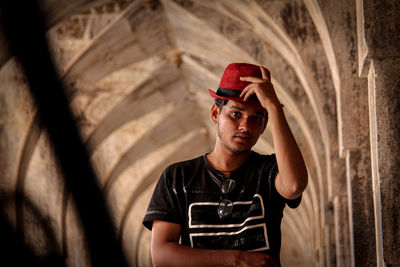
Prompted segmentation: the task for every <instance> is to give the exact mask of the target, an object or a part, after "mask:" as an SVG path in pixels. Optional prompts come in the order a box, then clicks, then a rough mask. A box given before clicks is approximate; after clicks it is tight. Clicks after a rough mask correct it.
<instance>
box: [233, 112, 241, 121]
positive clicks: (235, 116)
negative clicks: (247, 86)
mask: <svg viewBox="0 0 400 267" xmlns="http://www.w3.org/2000/svg"><path fill="white" fill-rule="evenodd" d="M231 116H232V117H233V118H235V119H239V118H240V117H241V116H242V114H240V112H238V111H232V113H231Z"/></svg>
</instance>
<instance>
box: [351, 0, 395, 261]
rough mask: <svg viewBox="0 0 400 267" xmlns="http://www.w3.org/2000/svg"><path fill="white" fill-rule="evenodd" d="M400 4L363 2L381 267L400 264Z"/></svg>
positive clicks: (361, 52) (362, 63)
mask: <svg viewBox="0 0 400 267" xmlns="http://www.w3.org/2000/svg"><path fill="white" fill-rule="evenodd" d="M399 10H400V2H399V1H397V0H381V1H372V0H365V1H363V0H357V22H358V27H357V28H358V29H357V32H358V56H359V58H358V61H359V75H360V76H361V77H364V78H367V79H368V93H369V117H370V141H371V170H372V186H373V196H374V215H375V238H376V261H377V266H399V265H400V258H399V255H400V242H399V238H400V227H399V222H400V212H399V210H398V208H399V207H400V198H399V195H400V179H399V177H400V139H399V136H400V97H399V95H400V75H399V72H400V57H399V56H400V46H399V43H400V15H399Z"/></svg>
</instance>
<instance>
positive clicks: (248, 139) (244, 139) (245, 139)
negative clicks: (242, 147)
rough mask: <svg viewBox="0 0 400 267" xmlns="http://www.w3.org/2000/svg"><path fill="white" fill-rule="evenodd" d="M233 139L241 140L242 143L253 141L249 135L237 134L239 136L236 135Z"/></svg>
mask: <svg viewBox="0 0 400 267" xmlns="http://www.w3.org/2000/svg"><path fill="white" fill-rule="evenodd" d="M233 138H235V139H239V140H242V141H247V142H248V141H251V136H250V135H247V134H237V135H234V136H233Z"/></svg>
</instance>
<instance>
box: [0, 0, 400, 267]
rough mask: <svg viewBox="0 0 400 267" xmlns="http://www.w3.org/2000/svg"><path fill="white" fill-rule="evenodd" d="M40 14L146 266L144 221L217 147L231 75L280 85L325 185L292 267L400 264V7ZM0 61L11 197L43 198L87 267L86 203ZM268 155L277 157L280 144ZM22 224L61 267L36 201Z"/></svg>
mask: <svg viewBox="0 0 400 267" xmlns="http://www.w3.org/2000/svg"><path fill="white" fill-rule="evenodd" d="M39 2H40V3H41V7H42V10H43V16H44V18H45V22H46V26H47V30H48V32H47V35H48V39H49V42H50V44H51V49H52V53H53V56H54V60H55V66H56V68H57V70H58V72H59V74H60V77H61V79H62V81H63V83H64V84H65V85H66V86H67V90H68V95H69V101H70V106H71V109H72V111H73V113H74V116H75V118H76V120H77V124H78V128H79V130H80V132H81V134H82V136H83V139H84V141H85V145H86V146H87V148H88V150H89V154H90V157H91V161H92V163H93V166H94V168H95V171H96V174H97V176H98V179H99V183H100V184H101V188H102V190H103V192H104V196H105V198H106V201H107V203H108V204H109V206H110V210H111V212H112V214H111V215H112V218H113V220H114V223H115V225H116V227H117V232H118V237H119V238H120V240H121V241H122V245H123V249H124V251H125V252H126V255H127V256H128V260H129V262H130V264H132V266H149V265H150V264H151V260H150V252H149V246H150V238H149V236H150V232H149V231H147V230H145V229H144V228H143V227H142V225H141V219H142V217H143V215H144V212H145V209H146V207H147V203H148V201H149V197H150V195H151V193H152V191H153V188H154V185H155V182H156V180H157V179H158V177H159V175H160V173H161V171H162V170H163V168H165V167H166V166H167V165H169V164H171V163H173V162H175V161H178V160H183V159H187V158H191V157H195V156H197V155H200V154H203V153H205V152H207V151H210V150H211V148H212V146H213V143H214V138H215V137H214V132H215V129H214V127H213V125H212V124H211V123H210V121H209V115H208V114H209V110H210V107H211V104H212V99H211V98H210V97H209V96H208V93H207V89H208V88H216V86H217V85H218V80H219V77H220V76H221V73H222V71H223V69H224V67H225V66H226V65H227V64H229V63H231V62H250V63H255V64H262V65H264V66H266V67H268V68H269V69H270V70H271V73H272V81H273V84H274V86H275V88H276V90H277V93H278V95H279V98H280V100H281V102H282V103H283V104H284V105H285V113H286V115H287V117H288V120H289V124H290V126H291V128H292V130H293V132H294V134H295V137H296V139H297V141H298V143H299V145H300V148H301V150H302V151H303V155H304V157H305V161H306V164H307V167H308V170H309V178H310V180H309V186H308V188H307V189H306V191H305V193H304V195H303V201H302V204H301V206H300V207H299V208H298V209H296V210H285V214H284V220H283V224H282V232H283V239H282V253H281V258H282V264H283V266H354V265H358V266H375V265H376V266H385V265H384V264H387V266H396V265H400V262H399V259H398V257H397V255H398V253H399V243H398V237H399V234H400V232H399V228H398V221H399V215H398V212H397V211H396V210H398V208H399V201H398V198H396V194H397V193H398V192H399V182H398V179H397V180H396V177H398V175H399V172H400V169H399V167H398V165H399V164H398V162H399V149H398V148H399V141H398V140H397V139H398V138H396V137H397V135H398V134H399V133H400V126H399V124H398V116H399V112H400V111H399V110H400V108H399V100H398V97H397V94H398V92H399V78H398V77H399V76H398V70H399V69H400V65H399V45H398V41H399V22H398V21H400V20H399V15H398V13H395V12H394V11H393V12H392V10H396V8H397V10H398V8H399V6H398V5H399V4H398V3H396V2H395V1H378V2H381V4H382V5H378V4H376V3H369V2H368V3H367V2H366V1H362V0H357V1H350V2H349V1H317V0H295V1H293V0H290V1H289V0H285V1H281V0H279V1H256V0H254V1H243V0H218V1H208V0H191V1H180V0H160V1H155V0H154V1H151V0H146V1H145V0H137V1H122V0H118V1H117V0H115V1H105V0H98V1H89V2H90V3H87V2H86V1H80V0H76V1H56V2H53V1H45V0H42V1H39ZM21 8H22V7H21ZM382 11H384V12H385V14H387V16H384V15H382ZM372 24H373V25H374V27H371V25H372ZM393 29H395V30H393ZM380 36H383V37H385V40H386V41H382V40H381V39H382V38H378V37H380ZM1 38H2V39H3V40H5V37H4V36H3V35H2V36H1ZM396 42H397V43H396ZM2 43H5V42H2ZM0 48H1V51H0V54H1V55H0V67H1V69H0V82H1V87H2V89H1V90H0V94H1V95H0V100H1V102H0V103H1V110H2V113H1V122H2V124H1V125H2V128H1V136H2V143H1V146H2V149H1V151H0V153H1V157H0V166H2V167H1V170H2V182H1V185H0V186H1V190H2V191H3V192H8V193H10V194H11V195H12V194H13V193H18V194H23V195H25V196H26V198H27V199H30V200H31V201H32V203H33V204H34V206H35V207H37V211H36V213H39V214H41V217H42V218H47V221H48V224H47V227H49V228H50V229H52V231H53V232H54V239H55V240H53V243H54V242H55V243H57V244H58V246H57V248H56V250H59V251H60V253H61V252H62V253H63V255H64V256H66V262H67V264H68V265H70V266H77V265H82V266H87V262H88V253H87V252H86V249H85V246H86V245H85V242H84V241H83V239H82V229H81V227H80V225H79V223H78V222H79V221H78V220H77V214H76V212H75V208H74V203H73V200H72V198H71V196H70V193H69V192H68V190H65V186H64V182H63V178H62V175H61V174H60V171H59V169H58V168H57V164H56V162H55V160H54V155H53V153H52V150H51V146H50V144H49V141H48V138H47V135H46V132H45V131H44V128H43V125H42V124H41V123H40V120H39V118H38V115H37V111H36V110H37V109H36V106H35V104H34V103H33V101H32V99H31V97H30V95H29V91H28V90H27V83H26V79H25V78H24V76H23V74H22V73H21V71H20V68H19V65H18V62H17V61H16V60H15V58H14V57H13V55H12V54H11V53H10V51H9V50H7V47H6V46H5V45H3V46H2V47H0ZM255 150H257V151H260V152H262V153H273V144H272V137H271V135H270V133H269V131H266V133H264V135H263V136H262V138H261V140H260V141H259V143H258V144H257V145H256V147H255ZM7 214H8V215H9V217H10V219H11V220H12V221H13V222H14V224H15V227H16V229H17V231H19V232H21V233H24V235H25V240H26V242H27V243H28V244H29V245H30V246H31V247H32V248H33V250H34V251H35V253H37V254H38V255H41V256H43V257H46V255H47V254H48V252H49V251H50V249H49V248H48V246H47V245H46V236H45V234H44V232H45V230H43V229H42V227H41V221H43V219H42V220H38V218H37V217H38V216H37V215H35V214H34V213H33V212H32V209H31V208H30V206H29V205H27V204H26V203H24V201H15V203H14V204H13V205H10V206H9V207H8V209H7Z"/></svg>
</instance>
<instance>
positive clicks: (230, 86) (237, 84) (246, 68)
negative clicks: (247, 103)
mask: <svg viewBox="0 0 400 267" xmlns="http://www.w3.org/2000/svg"><path fill="white" fill-rule="evenodd" d="M248 76H252V77H258V78H262V74H261V70H260V66H257V65H253V64H248V63H232V64H229V65H228V66H227V67H226V69H225V71H224V74H223V75H222V78H221V82H220V83H219V86H218V90H217V92H216V93H215V92H214V91H212V90H210V89H208V92H209V93H210V95H211V96H212V97H214V98H222V99H228V100H235V101H243V98H240V97H239V96H240V93H241V92H242V90H243V89H244V88H245V87H246V86H247V85H249V84H250V82H246V81H241V80H240V77H248ZM252 96H255V95H252ZM251 98H252V97H250V99H251ZM256 100H257V98H256Z"/></svg>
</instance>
